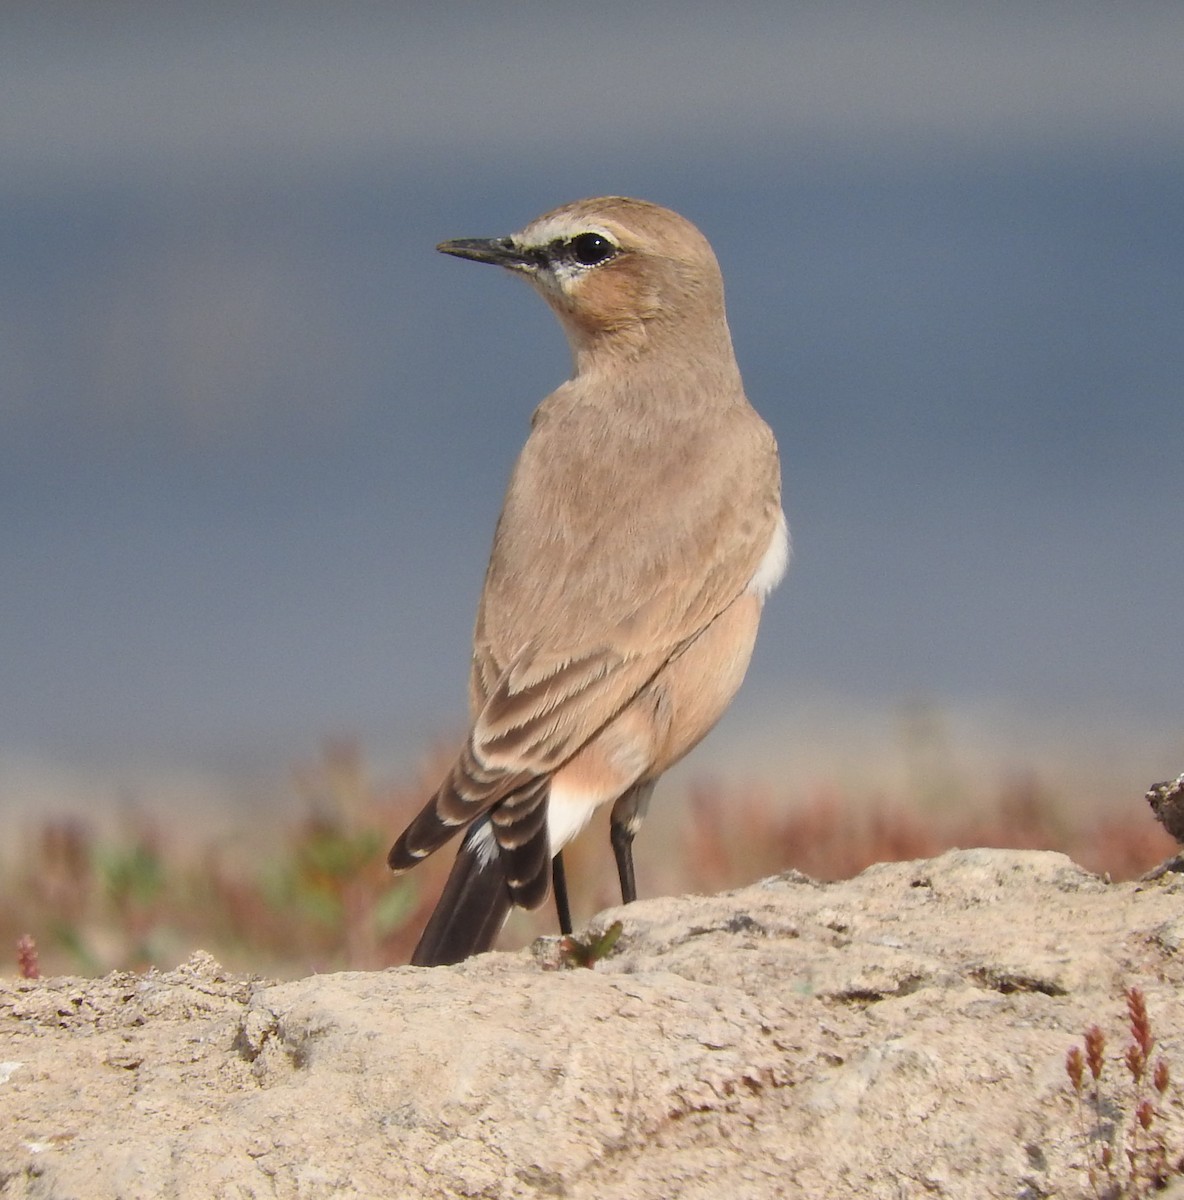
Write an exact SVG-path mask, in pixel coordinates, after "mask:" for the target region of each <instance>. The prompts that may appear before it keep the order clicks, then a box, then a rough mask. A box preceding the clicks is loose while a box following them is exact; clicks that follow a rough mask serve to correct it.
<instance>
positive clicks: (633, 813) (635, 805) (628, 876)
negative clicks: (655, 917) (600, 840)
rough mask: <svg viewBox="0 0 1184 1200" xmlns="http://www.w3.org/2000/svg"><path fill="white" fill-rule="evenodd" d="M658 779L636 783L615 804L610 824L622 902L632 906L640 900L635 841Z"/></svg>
mask: <svg viewBox="0 0 1184 1200" xmlns="http://www.w3.org/2000/svg"><path fill="white" fill-rule="evenodd" d="M655 782H656V781H655V780H648V781H646V782H645V783H635V784H634V785H633V786H632V787H631V788H630V789H629V790H628V791H627V792H626V793H625V794H624V795H623V796H621V797H620V798H619V799H618V800H617V802H616V804H614V805H613V815H612V817H611V819H610V821H609V838H610V839H611V841H612V844H613V856H614V857H615V858H616V860H617V878H618V879H620V881H621V903H622V904H632V903H633V901H634V900H636V899H637V881H636V879H635V878H634V876H633V839H634V838H635V837H636V836H637V831H638V830H639V829H640V828H641V823H642V821H644V820H645V814H646V811H647V810H648V808H649V806H650V797H651V796H652V795H653V794H654V783H655Z"/></svg>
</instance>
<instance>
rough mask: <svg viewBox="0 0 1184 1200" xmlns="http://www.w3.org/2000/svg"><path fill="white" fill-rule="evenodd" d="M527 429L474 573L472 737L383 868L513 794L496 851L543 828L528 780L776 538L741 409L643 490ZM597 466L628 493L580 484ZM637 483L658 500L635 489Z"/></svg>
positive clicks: (576, 739) (724, 595) (764, 434)
mask: <svg viewBox="0 0 1184 1200" xmlns="http://www.w3.org/2000/svg"><path fill="white" fill-rule="evenodd" d="M539 432H540V430H538V429H537V428H536V431H535V434H534V435H532V438H531V439H530V441H529V442H528V443H527V446H526V448H525V449H524V451H523V455H522V458H521V459H520V460H519V463H518V466H517V468H516V470H515V476H514V479H513V480H512V481H511V485H510V490H509V492H508V494H507V497H506V505H505V508H504V509H503V512H502V517H501V520H500V522H499V526H498V532H497V535H496V537H495V541H494V551H493V555H492V557H491V560H490V564H489V570H488V572H487V575H486V581H485V589H484V593H483V595H482V600H481V606H480V609H479V611H478V617H477V628H476V632H475V638H474V659H473V672H472V678H471V689H470V690H471V695H472V699H473V704H474V709H475V719H474V722H473V726H472V729H471V731H470V735H469V738H468V740H467V742H466V745H465V747H464V749H463V751H462V753H461V755H460V757H459V758H458V760H457V762H456V764H455V766H454V767H453V770H452V771H451V773H450V774H449V777H448V779H447V780H446V781H445V782H444V784H443V785H442V786H441V787H440V789H439V791H438V792H437V793H436V795H435V796H434V797H433V798H432V800H431V801H430V802H429V803H428V805H426V806H425V808H424V810H423V811H422V812H421V813H420V814H419V816H418V817H417V818H416V820H415V821H414V822H413V823H412V825H411V826H410V827H409V828H408V829H407V831H406V832H405V833H404V834H403V836H402V837H401V838H400V839H399V841H398V842H397V843H396V845H395V848H394V849H393V850H392V852H391V859H390V861H391V865H392V866H395V867H396V868H399V867H406V866H410V865H412V864H413V863H414V862H416V861H418V860H419V859H420V858H423V857H425V856H426V855H427V854H430V853H431V852H432V851H433V850H435V849H436V848H437V847H438V846H439V845H440V844H442V843H443V842H444V841H446V840H447V839H448V838H449V837H451V836H452V834H453V833H455V832H457V831H458V830H460V829H461V828H463V827H465V826H466V825H468V824H470V823H471V822H472V821H473V820H475V819H477V818H478V817H480V816H481V815H483V814H484V813H486V812H488V811H489V810H490V809H492V808H494V807H495V806H498V805H502V804H503V803H504V802H505V801H506V799H507V797H514V796H516V795H519V794H521V795H523V796H524V797H527V796H528V797H529V798H530V802H529V803H528V804H525V805H523V806H522V811H521V812H513V811H510V810H515V809H517V807H519V806H518V805H517V804H514V805H511V806H510V809H509V810H508V811H507V812H506V813H505V814H504V816H505V818H506V820H505V821H501V822H494V823H493V824H494V835H495V837H496V839H497V841H498V844H499V846H501V845H503V843H505V845H504V846H503V849H512V848H513V843H514V842H515V840H516V839H517V838H518V836H519V835H520V834H521V831H522V829H526V828H529V827H530V826H533V825H536V824H538V823H539V822H540V821H542V820H543V819H544V818H545V814H546V808H545V806H546V793H545V791H543V792H540V791H539V790H538V789H537V788H536V787H535V785H534V781H536V780H538V779H540V778H543V777H546V776H549V775H550V774H551V773H553V772H554V771H555V770H556V769H557V768H559V767H560V766H562V765H563V763H564V762H566V761H567V760H568V759H569V758H571V757H572V756H573V755H574V754H575V753H577V751H579V750H580V748H581V747H582V746H583V745H585V744H586V743H587V742H588V741H589V740H590V739H591V738H592V737H594V736H595V735H596V734H597V733H598V732H599V731H600V730H601V729H602V728H603V727H604V726H605V725H607V724H608V723H609V722H610V721H611V720H612V719H613V718H614V717H615V716H616V715H617V714H618V713H620V712H621V711H622V709H624V708H625V707H626V706H627V705H628V704H629V703H630V701H632V700H633V699H634V697H635V696H636V695H637V694H638V692H640V691H641V690H642V688H644V687H645V686H646V684H648V683H649V682H650V681H651V680H652V679H654V678H655V676H657V675H658V674H659V673H660V672H661V670H662V668H663V667H664V666H665V665H666V663H667V662H668V661H669V660H670V659H671V657H672V656H674V655H676V654H678V653H679V652H680V651H681V650H682V649H683V648H685V646H686V645H688V644H689V643H690V642H691V641H692V640H693V639H694V638H695V637H696V636H698V634H700V633H701V632H702V631H703V630H704V629H706V628H707V626H708V625H709V624H710V623H711V622H712V621H713V620H714V619H715V618H716V617H718V616H719V615H720V614H721V613H722V612H723V611H724V610H725V609H727V607H728V606H729V605H730V604H731V603H732V602H733V601H734V600H735V599H736V598H737V597H738V596H739V595H740V594H741V593H743V592H744V590H745V589H746V588H747V587H748V585H749V583H750V582H751V581H752V579H753V577H754V575H755V573H756V571H757V568H758V566H759V565H760V563H761V560H762V557H763V556H764V555H765V553H766V552H767V550H768V548H769V545H770V542H771V541H772V539H773V538H774V536H775V534H776V531H777V525H778V521H779V520H780V512H781V509H780V482H779V469H778V464H777V451H776V444H775V443H774V441H773V437H772V434H771V433H770V432H769V430H768V428H767V427H766V426H765V425H764V423H763V422H762V421H761V420H760V418H759V417H757V416H756V414H755V413H753V412H752V410H751V409H746V410H743V411H741V413H739V414H737V416H736V425H733V426H731V427H724V428H721V429H713V428H711V427H708V428H707V429H705V430H704V431H703V436H702V438H701V439H700V440H699V444H698V446H697V447H690V448H687V449H686V450H685V451H684V453H683V454H682V455H680V456H679V458H678V461H677V462H675V463H673V464H672V473H671V474H670V475H669V476H668V477H665V478H660V479H658V480H657V481H656V482H652V481H653V479H654V474H653V463H652V461H638V462H637V464H636V467H637V470H636V471H634V472H632V473H631V472H630V470H629V466H630V464H629V463H628V462H625V463H624V464H622V463H621V462H620V461H619V460H618V461H617V462H616V463H611V464H610V463H604V462H603V460H602V459H596V460H592V461H588V460H585V461H583V462H581V463H578V464H575V465H574V467H573V465H571V464H568V465H567V466H566V469H563V468H562V465H561V466H560V467H557V466H556V465H555V464H556V462H558V460H559V459H560V455H558V454H555V453H553V451H554V449H555V448H554V447H552V446H549V445H548V444H547V439H544V438H540V437H539V436H538V435H539ZM713 434H714V436H712V435H713ZM569 436H570V431H569ZM585 440H587V439H585ZM737 443H739V444H737ZM568 444H570V441H569V443H568ZM649 449H651V450H652V447H650V448H649ZM729 464H732V465H731V466H729ZM622 467H624V469H623V470H622ZM721 467H722V468H723V469H721ZM597 469H602V470H610V469H611V471H612V473H613V475H614V476H615V477H616V478H618V480H623V481H625V482H626V488H625V489H624V490H623V489H622V488H621V487H620V486H619V484H618V485H617V486H616V487H614V486H611V485H609V484H608V481H607V480H597V479H595V478H589V474H590V473H591V472H594V471H595V470H597ZM647 476H648V477H649V479H650V480H651V482H652V485H653V486H655V487H656V486H659V485H660V486H662V487H663V489H664V492H665V494H664V495H663V496H662V497H660V498H658V497H655V496H649V495H646V494H645V493H644V492H641V491H638V490H636V488H637V487H638V486H640V485H639V484H638V480H639V479H645V478H647ZM630 489H632V490H630ZM590 494H595V495H596V496H597V497H598V498H599V499H598V502H597V503H595V504H592V505H590V504H589V503H588V500H589V496H590ZM543 497H546V498H547V499H546V502H545V505H544V503H543V501H542V499H541V498H543ZM546 505H549V507H546ZM511 817H513V820H511ZM514 826H517V828H514ZM533 840H535V841H537V838H536V839H533ZM543 894H544V895H545V888H544V893H543Z"/></svg>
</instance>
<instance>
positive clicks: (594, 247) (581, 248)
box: [569, 233, 617, 267]
mask: <svg viewBox="0 0 1184 1200" xmlns="http://www.w3.org/2000/svg"><path fill="white" fill-rule="evenodd" d="M569 244H570V247H571V253H572V257H573V258H574V259H575V260H576V262H578V263H582V264H583V265H584V266H585V267H594V266H595V265H596V264H597V263H602V262H604V260H605V259H606V258H612V256H613V255H614V254H616V252H617V248H616V246H614V245H613V244H612V242H610V241H609V240H608V238H606V237H605V236H604V235H603V234H600V233H581V234H579V235H578V236H577V237H574V238H572V239H571V242H570V243H569Z"/></svg>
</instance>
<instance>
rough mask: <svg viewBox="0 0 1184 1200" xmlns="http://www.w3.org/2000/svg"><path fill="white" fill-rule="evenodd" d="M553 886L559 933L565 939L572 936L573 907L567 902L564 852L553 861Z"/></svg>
mask: <svg viewBox="0 0 1184 1200" xmlns="http://www.w3.org/2000/svg"><path fill="white" fill-rule="evenodd" d="M551 886H552V887H553V888H554V889H555V914H556V916H558V918H559V932H560V933H561V934H563V936H564V937H568V936H570V934H571V906H570V905H569V904H568V902H567V872H566V871H565V870H564V869H563V852H562V851H560V852H559V853H558V854H556V855H555V857H554V858H553V859H551Z"/></svg>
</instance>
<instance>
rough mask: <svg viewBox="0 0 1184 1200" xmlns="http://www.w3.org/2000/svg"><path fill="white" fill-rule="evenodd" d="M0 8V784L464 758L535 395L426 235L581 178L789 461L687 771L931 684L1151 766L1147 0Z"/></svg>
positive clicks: (538, 325) (540, 200)
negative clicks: (715, 734) (706, 341)
mask: <svg viewBox="0 0 1184 1200" xmlns="http://www.w3.org/2000/svg"><path fill="white" fill-rule="evenodd" d="M0 23H2V33H3V36H0V161H2V162H3V163H4V171H3V175H2V177H0V256H2V259H3V262H4V263H5V268H4V271H3V272H2V273H0V364H2V367H3V379H4V383H3V386H2V388H0V429H2V431H3V433H2V437H0V603H2V611H3V614H4V619H3V621H2V622H0V802H2V801H3V800H4V798H5V792H4V789H5V787H6V786H7V789H8V790H7V794H8V795H9V796H11V795H12V794H13V788H14V787H15V786H16V785H14V784H13V782H12V781H13V780H14V779H17V778H18V777H19V778H24V777H25V776H24V775H22V774H21V770H18V768H20V767H21V765H22V764H26V765H27V764H28V763H30V762H36V763H44V764H55V763H58V764H68V765H73V766H75V767H78V766H86V765H87V764H101V765H102V766H103V767H104V769H110V768H116V769H118V768H120V767H121V766H127V767H128V768H129V769H130V768H131V767H132V766H133V765H135V764H139V763H143V762H154V763H157V764H162V765H164V766H166V767H171V768H176V769H178V770H182V769H194V770H198V769H209V770H220V769H231V768H233V767H235V766H236V764H237V765H242V764H249V765H251V766H254V767H258V766H260V765H262V766H263V767H264V768H266V767H267V766H268V765H269V764H271V765H278V766H277V769H280V768H282V766H283V765H285V764H287V763H288V762H290V761H291V760H292V759H293V758H294V757H295V756H299V755H304V756H307V755H308V754H310V753H312V752H313V750H314V748H315V745H316V743H317V740H318V739H319V738H320V737H321V736H322V735H324V734H326V733H330V732H334V731H338V730H350V731H355V732H357V733H359V734H361V735H362V736H363V737H364V739H365V740H366V743H367V746H368V748H369V749H370V750H371V751H372V752H373V753H375V754H376V755H380V756H381V755H382V754H383V753H391V754H394V753H396V752H398V753H408V754H411V753H414V752H415V751H416V749H417V748H418V747H422V746H423V745H424V744H426V743H427V742H428V741H429V740H430V739H431V738H432V737H433V736H436V735H438V734H439V733H441V732H443V731H451V730H455V728H456V727H457V726H458V725H459V723H460V721H461V720H462V718H463V708H464V694H465V674H466V668H467V654H468V638H469V632H470V627H471V621H472V614H473V609H474V606H475V603H476V597H477V592H478V589H479V587H480V580H481V575H482V572H483V570H484V564H485V555H486V553H487V548H488V540H489V536H490V533H491V531H492V525H493V521H494V518H495V516H496V512H497V508H498V505H499V503H500V496H501V491H502V488H503V487H504V483H505V479H506V477H507V474H508V472H509V469H510V465H511V463H512V461H513V457H514V455H515V453H516V451H517V448H518V447H519V445H520V444H521V442H522V440H523V438H524V436H525V433H526V430H527V426H528V420H529V415H530V412H531V410H532V409H533V407H534V405H535V404H536V403H537V402H538V401H539V400H540V399H541V398H542V396H543V395H545V394H546V392H547V391H549V390H550V389H551V388H552V387H554V386H555V385H556V384H558V383H559V382H560V381H561V380H562V379H563V378H564V377H565V375H566V373H567V371H568V369H569V363H568V357H567V352H566V348H565V346H564V343H563V339H562V336H561V334H560V332H559V330H558V328H557V327H556V326H555V325H554V322H553V319H552V318H551V316H550V314H549V313H547V312H546V310H545V307H544V306H543V305H542V304H541V302H539V300H538V299H537V298H536V297H535V296H533V295H531V294H530V292H529V289H527V288H525V287H523V286H522V285H521V284H520V283H518V282H517V281H515V280H512V279H509V278H506V277H504V276H502V275H500V274H499V273H497V272H494V271H492V270H488V269H484V270H483V269H481V268H479V267H476V266H473V265H471V264H463V263H458V262H455V261H452V260H447V259H444V258H442V257H441V256H439V255H436V254H435V253H434V252H433V249H432V247H433V246H434V244H435V243H436V242H437V241H439V240H441V239H443V238H445V237H456V236H467V235H485V234H500V233H505V232H509V231H510V230H512V229H515V228H518V227H520V226H521V225H522V224H524V223H525V222H526V221H527V220H529V219H530V218H531V217H533V216H534V215H536V214H537V213H539V212H541V211H542V210H544V209H547V208H550V207H553V206H554V205H556V204H558V203H560V202H563V201H566V200H570V199H574V198H576V197H578V196H581V195H592V194H598V193H624V194H634V195H641V196H644V197H646V198H649V199H653V200H656V201H659V202H662V203H665V204H669V205H670V206H672V207H675V208H677V209H679V210H680V211H682V212H684V213H686V215H688V216H689V217H691V218H692V219H693V220H695V221H696V222H697V223H698V224H699V225H700V226H701V227H702V228H703V229H704V231H705V232H706V233H707V235H708V236H709V238H710V239H711V240H712V242H713V244H714V245H715V247H716V250H717V252H718V254H719V257H720V260H721V264H722V266H723V268H724V273H725V278H726V281H727V285H728V294H729V312H730V318H731V322H732V326H733V332H734V335H735V340H736V345H737V351H738V354H739V356H740V360H741V366H742V369H743V370H744V373H745V378H746V381H747V384H748V388H749V392H750V395H751V397H752V399H753V401H754V403H755V404H756V405H757V407H758V408H759V409H760V411H761V412H762V413H763V414H764V415H765V416H766V418H767V419H768V420H769V422H770V424H771V425H772V426H773V427H774V429H775V432H776V433H777V436H778V440H779V442H780V444H781V447H782V454H783V460H784V466H785V490H786V507H787V509H788V512H789V516H790V522H791V527H792V529H793V532H794V539H795V550H796V553H795V559H794V563H793V566H792V568H791V573H790V576H789V579H788V580H787V582H786V584H785V585H783V587H782V589H781V590H780V591H779V592H778V593H777V595H776V596H775V597H774V598H773V600H772V601H771V603H770V606H769V609H768V612H767V617H766V622H765V626H764V629H763V632H762V639H761V642H760V644H759V645H758V650H757V657H756V662H755V664H754V668H753V671H752V673H751V676H750V683H749V686H748V687H747V689H746V693H745V697H744V700H743V702H742V703H741V705H740V706H739V709H738V712H737V713H736V715H734V716H733V717H731V718H730V719H729V723H728V725H727V727H726V729H725V730H724V731H723V732H722V733H721V738H720V740H719V743H718V744H719V745H720V746H725V745H726V744H727V740H728V738H729V737H731V738H732V739H733V741H735V740H737V739H742V738H743V736H744V735H745V734H746V732H748V731H751V730H754V729H758V730H760V731H761V732H762V733H764V734H767V735H768V738H769V739H772V740H773V741H783V740H784V739H785V738H791V737H792V730H791V729H790V728H789V726H788V724H787V723H788V722H789V721H790V716H789V714H791V713H792V712H794V711H796V710H797V709H799V708H800V707H801V705H802V704H804V703H807V702H809V701H812V700H814V699H817V698H824V699H825V701H826V704H827V705H828V706H829V707H828V709H827V711H828V712H832V713H835V714H837V716H836V721H837V722H839V723H840V724H841V721H842V719H843V714H844V713H850V714H856V713H860V712H865V711H869V710H875V709H876V708H877V707H885V706H887V707H891V706H893V705H899V704H901V703H905V702H912V701H917V700H924V701H926V702H932V703H934V704H936V705H938V706H940V707H948V708H949V709H950V710H951V711H955V710H961V709H963V708H973V707H974V706H985V707H987V708H990V709H991V710H992V711H1010V712H1015V713H1036V714H1038V715H1041V716H1043V717H1047V718H1048V719H1049V720H1050V721H1054V722H1059V723H1061V724H1064V725H1067V726H1073V725H1074V723H1075V722H1077V723H1078V724H1079V725H1080V728H1081V729H1082V730H1086V729H1087V727H1088V730H1089V731H1090V734H1089V736H1091V737H1093V736H1096V730H1097V729H1099V728H1113V729H1114V730H1116V731H1121V730H1124V729H1129V728H1132V727H1135V726H1137V725H1139V724H1140V723H1141V724H1142V725H1143V726H1145V727H1148V728H1154V729H1156V730H1158V731H1161V734H1162V736H1161V741H1160V744H1161V745H1162V746H1163V747H1164V748H1165V750H1166V752H1167V753H1169V754H1170V753H1171V752H1172V751H1173V749H1174V750H1175V752H1177V753H1178V756H1179V757H1184V715H1182V709H1184V706H1182V704H1181V697H1182V693H1184V688H1182V686H1181V679H1182V678H1184V619H1182V615H1181V611H1182V606H1181V603H1180V596H1181V595H1182V594H1184V529H1182V521H1181V517H1182V515H1184V472H1181V470H1180V462H1181V449H1182V446H1184V403H1182V402H1181V381H1182V380H1184V236H1182V233H1181V213H1182V212H1184V71H1181V69H1180V47H1181V46H1182V45H1184V7H1181V6H1180V5H1178V4H1166V3H1165V4H1163V5H1158V6H1157V5H1150V4H1145V5H1140V4H1134V5H1123V6H1116V5H1106V4H1088V3H1079V2H1074V3H1045V4H1041V5H1039V6H1035V5H1030V4H990V3H979V4H974V5H934V4H925V3H919V2H918V3H906V4H877V5H841V4H839V5H835V4H805V5H784V4H777V5H772V4H770V5H746V6H741V7H739V8H737V9H728V10H727V11H726V12H725V11H724V10H723V9H720V8H719V7H718V6H708V5H703V6H694V5H677V6H676V5H660V4H659V5H644V4H643V5H640V6H638V5H636V4H630V5H624V4H621V5H615V4H606V5H600V6H597V7H596V8H595V10H590V9H589V8H588V6H586V5H574V4H554V3H551V4H537V5H534V4H514V5H497V4H487V5H481V6H474V5H435V6H431V7H430V8H428V7H424V6H414V5H383V6H378V5H368V4H366V5H363V4H356V5H352V4H335V5H333V6H325V5H320V4H318V5H313V4H308V5H295V4H294V5H260V6H252V7H251V9H250V11H249V12H248V11H242V10H240V8H239V7H238V6H233V5H225V6H219V5H214V6H204V5H203V6H202V7H201V9H200V11H198V10H197V9H193V8H191V9H181V8H178V7H174V6H167V7H166V6H159V5H154V6H138V5H126V4H103V3H90V4H86V5H79V6H76V7H72V6H69V5H57V6H46V5H32V4H30V5H27V6H22V5H19V4H18V5H9V6H7V7H6V8H5V12H4V15H3V17H0ZM1021 724H1022V723H1021ZM1119 736H1120V734H1119V733H1116V734H1115V737H1116V738H1117V737H1119ZM793 752H794V753H795V754H797V755H799V756H800V755H803V754H807V755H808V754H809V752H810V747H809V745H808V744H802V743H801V740H800V738H799V742H798V743H796V744H795V745H794V751H793ZM705 753H707V754H709V751H707V750H706V749H705ZM705 761H707V760H706V759H705ZM1180 765H1184V764H1179V763H1174V764H1173V763H1167V762H1165V763H1163V764H1156V763H1152V764H1150V765H1149V770H1150V772H1151V774H1152V775H1154V774H1156V772H1157V771H1158V770H1159V769H1161V766H1162V768H1163V769H1164V770H1165V772H1166V768H1168V767H1169V766H1171V767H1172V769H1174V770H1179V769H1180ZM22 769H23V768H22ZM6 780H7V781H8V782H7V785H6V783H5V781H6ZM1148 782H1149V780H1148Z"/></svg>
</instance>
